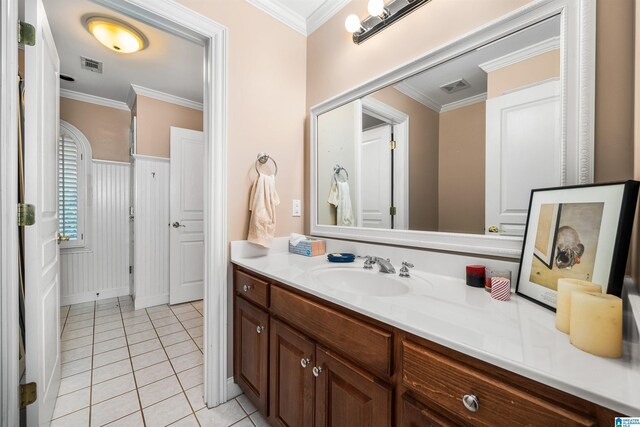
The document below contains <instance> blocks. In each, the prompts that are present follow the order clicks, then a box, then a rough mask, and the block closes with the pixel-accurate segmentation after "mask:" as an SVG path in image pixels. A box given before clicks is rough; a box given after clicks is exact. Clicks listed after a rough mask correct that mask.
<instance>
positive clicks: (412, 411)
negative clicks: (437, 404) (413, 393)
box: [400, 394, 457, 427]
mask: <svg viewBox="0 0 640 427" xmlns="http://www.w3.org/2000/svg"><path fill="white" fill-rule="evenodd" d="M400 425H401V426H402V427H427V426H428V427H456V426H457V424H456V423H455V422H454V421H453V420H452V419H451V417H449V416H444V415H441V414H438V413H436V412H435V411H432V410H431V409H430V408H428V407H427V406H425V405H423V404H422V403H420V402H418V401H416V400H414V399H412V398H411V397H409V396H407V395H406V394H405V395H404V396H402V421H401V422H400Z"/></svg>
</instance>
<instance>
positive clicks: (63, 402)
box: [53, 388, 91, 418]
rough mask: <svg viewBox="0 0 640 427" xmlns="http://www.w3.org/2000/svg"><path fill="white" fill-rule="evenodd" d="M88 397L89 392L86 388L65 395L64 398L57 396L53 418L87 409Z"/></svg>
mask: <svg viewBox="0 0 640 427" xmlns="http://www.w3.org/2000/svg"><path fill="white" fill-rule="evenodd" d="M90 396H91V390H89V389H88V388H83V389H81V390H77V391H74V392H73V393H69V394H65V395H64V396H58V399H57V400H56V407H55V409H54V410H53V418H60V417H62V416H65V415H68V414H70V413H72V412H75V411H77V410H79V409H82V408H86V407H88V406H89V398H90Z"/></svg>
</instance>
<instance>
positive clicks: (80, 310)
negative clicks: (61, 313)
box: [69, 305, 95, 316]
mask: <svg viewBox="0 0 640 427" xmlns="http://www.w3.org/2000/svg"><path fill="white" fill-rule="evenodd" d="M94 310H95V309H94V307H93V305H90V306H84V307H71V309H70V310H69V316H77V315H80V314H87V313H93V312H94Z"/></svg>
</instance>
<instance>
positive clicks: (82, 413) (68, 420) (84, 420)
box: [50, 408, 89, 427]
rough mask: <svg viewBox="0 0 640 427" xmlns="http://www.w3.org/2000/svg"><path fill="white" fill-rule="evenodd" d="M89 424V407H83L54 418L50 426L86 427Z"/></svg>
mask: <svg viewBox="0 0 640 427" xmlns="http://www.w3.org/2000/svg"><path fill="white" fill-rule="evenodd" d="M88 425H89V408H84V409H81V410H79V411H76V412H74V413H72V414H69V415H65V416H64V417H62V418H56V419H55V420H53V421H52V422H51V426H50V427H87V426H88Z"/></svg>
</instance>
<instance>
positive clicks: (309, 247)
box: [289, 238, 325, 256]
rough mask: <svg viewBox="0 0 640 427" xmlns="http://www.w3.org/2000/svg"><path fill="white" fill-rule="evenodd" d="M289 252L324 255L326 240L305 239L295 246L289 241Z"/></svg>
mask: <svg viewBox="0 0 640 427" xmlns="http://www.w3.org/2000/svg"><path fill="white" fill-rule="evenodd" d="M289 252H291V253H292V254H298V255H304V256H318V255H324V253H325V244H324V240H319V239H308V238H307V239H305V240H302V241H301V242H300V243H298V244H297V245H295V246H293V245H292V244H291V242H289Z"/></svg>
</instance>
